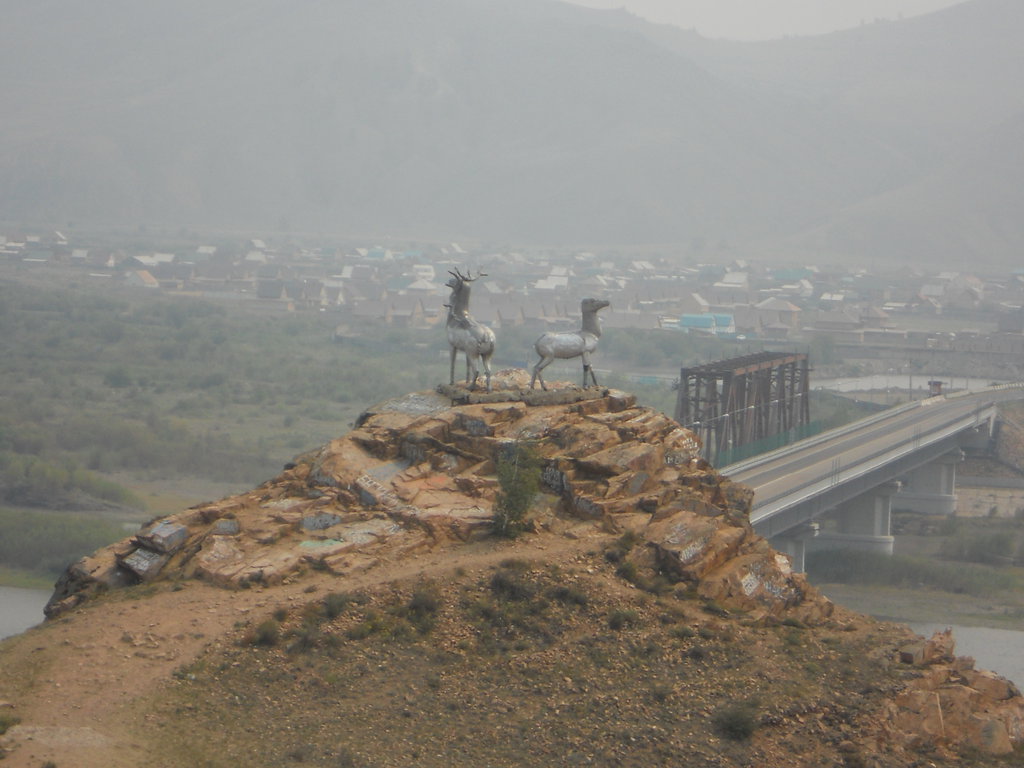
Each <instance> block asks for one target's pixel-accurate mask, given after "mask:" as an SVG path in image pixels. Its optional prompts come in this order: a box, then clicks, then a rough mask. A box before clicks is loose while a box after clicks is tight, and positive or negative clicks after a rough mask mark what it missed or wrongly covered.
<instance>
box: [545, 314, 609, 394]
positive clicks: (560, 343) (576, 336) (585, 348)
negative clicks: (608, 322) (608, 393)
mask: <svg viewBox="0 0 1024 768" xmlns="http://www.w3.org/2000/svg"><path fill="white" fill-rule="evenodd" d="M607 306H608V302H607V301H605V300H604V299H584V300H583V301H581V302H580V310H582V312H583V327H582V328H580V330H578V331H571V332H566V333H545V334H544V335H543V336H541V337H540V338H539V339H537V342H536V344H534V345H533V346H534V349H536V350H537V354H538V355H540V360H539V361H538V363H537V364H536V365H535V366H534V367H533V378H531V379H530V389H533V385H534V384H536V383H537V381H538V380H540V386H541V388H543V389H547V385H546V384H545V383H544V377H543V376H541V373H540V372H541V371H543V370H544V369H545V368H547V367H548V366H549V365H550V364H551V361H553V360H555V359H556V358H557V359H558V360H568V359H570V358H573V357H582V358H583V387H584V388H586V386H587V375H588V374H589V376H590V380H591V381H593V382H594V386H595V387H596V386H597V377H596V376H594V369H593V368H591V367H590V353H591V352H593V351H594V350H595V349H597V340H598V339H599V338H601V321H600V320H598V319H597V311H598V310H599V309H604V308H605V307H607Z"/></svg>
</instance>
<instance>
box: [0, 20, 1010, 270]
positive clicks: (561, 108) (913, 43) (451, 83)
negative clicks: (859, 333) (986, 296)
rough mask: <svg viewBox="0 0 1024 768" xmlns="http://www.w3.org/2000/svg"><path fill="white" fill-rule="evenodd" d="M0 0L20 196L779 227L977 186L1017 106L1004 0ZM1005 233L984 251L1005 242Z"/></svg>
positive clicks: (15, 215)
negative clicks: (785, 16) (886, 1)
mask: <svg viewBox="0 0 1024 768" xmlns="http://www.w3.org/2000/svg"><path fill="white" fill-rule="evenodd" d="M5 6H6V8H5V22H4V25H3V27H2V29H0V72H3V73H4V74H3V76H2V77H0V99H2V103H3V104H4V105H5V111H6V114H5V116H4V120H3V121H0V219H7V220H15V221H27V222H39V223H58V224H60V223H63V222H65V221H67V220H75V221H80V222H92V223H109V224H128V225H135V224H143V223H145V224H155V225H162V226H172V227H177V226H189V227H196V228H220V229H226V228H245V229H249V230H258V231H265V230H273V229H277V228H279V227H282V226H290V227H291V228H292V229H298V230H307V231H323V232H336V233H347V234H353V235H374V234H377V235H384V234H390V235H394V236H407V237H414V238H424V239H425V238H442V237H443V238H448V237H471V238H482V239H508V240H515V241H519V242H548V243H580V244H621V243H658V242H661V243H666V242H675V243H682V244H689V243H693V242H719V241H722V240H727V241H728V242H730V243H732V244H743V243H745V242H755V241H756V242H759V243H762V244H769V245H770V246H771V247H773V248H777V247H778V244H780V243H785V244H786V247H787V248H792V247H795V246H796V244H798V243H811V242H816V241H814V240H813V239H810V240H809V239H806V238H804V239H800V240H792V239H790V238H791V236H793V235H795V234H797V233H800V232H807V231H821V230H822V228H823V227H824V228H827V227H829V226H830V224H831V225H835V226H838V225H836V224H835V222H836V221H838V222H839V223H840V224H842V226H843V227H848V226H855V225H856V222H857V221H861V220H863V219H858V218H857V217H858V216H861V217H864V216H866V217H868V219H870V217H871V216H872V215H873V214H871V213H870V211H871V210H875V209H878V210H879V211H880V212H881V213H883V214H888V215H890V216H896V218H897V219H899V218H901V217H902V215H903V214H902V213H901V212H900V210H899V209H886V207H885V202H884V201H886V200H889V201H891V204H892V205H897V204H899V205H901V206H911V207H912V206H913V201H914V200H915V199H920V198H919V197H917V196H920V195H925V196H927V195H926V193H927V190H928V185H927V184H926V183H925V180H927V179H930V178H935V177H936V176H937V175H939V176H941V175H943V174H946V175H949V174H952V175H953V176H955V177H956V178H957V179H958V182H957V183H958V185H963V184H965V183H967V184H968V185H969V182H967V179H968V177H970V176H971V173H972V168H974V167H975V166H970V165H965V163H966V162H967V158H969V157H971V156H972V152H974V153H977V148H979V147H986V148H987V149H988V150H991V149H993V148H994V145H989V144H988V138H987V136H988V132H989V131H992V130H994V129H995V126H996V124H997V123H999V121H1001V120H1007V119H1009V118H1010V117H1011V116H1012V115H1014V114H1016V113H1018V112H1020V111H1022V110H1024V103H1022V102H1024V96H1022V94H1021V93H1020V91H1021V89H1020V88H1019V82H1020V79H1021V78H1020V75H1021V73H1022V70H1024V53H1022V51H1021V49H1020V46H1019V45H1018V44H1016V41H1017V40H1019V39H1020V35H1021V33H1024V12H1022V9H1021V7H1020V6H1019V5H1017V4H1014V3H1013V2H1010V0H975V2H969V3H965V4H963V5H962V6H957V7H954V8H951V9H947V10H946V11H944V12H940V13H936V14H932V15H931V16H928V17H922V18H918V19H911V20H908V21H905V22H899V23H889V24H880V25H871V26H868V27H865V28H863V29H859V30H854V31H852V32H848V33H837V34H833V35H827V36H822V37H817V38H806V39H794V40H789V41H781V42H773V43H743V44H740V43H724V42H723V43H719V42H711V41H706V40H702V39H700V38H698V37H696V36H695V35H692V34H687V33H684V32H681V31H678V30H673V29H671V28H668V27H658V26H655V25H649V24H646V23H642V22H640V21H638V20H637V19H635V18H634V17H631V16H629V15H628V14H625V13H622V12H601V11H592V10H588V9H584V8H578V7H575V6H569V5H567V4H562V3H558V2H555V1H554V0H516V2H515V3H510V2H507V1H504V0H502V1H499V0H433V1H432V2H429V3H423V2H419V3H417V2H413V1H412V0H375V2H373V3H362V2H356V1H355V0H330V1H329V0H301V2H285V1H284V0H244V1H243V0H215V1H214V2H202V3H200V2H196V1H195V0H179V1H178V2H175V3H173V4H172V3H170V2H167V0H153V2H149V3H145V4H140V3H130V2H127V1H126V0H90V1H89V2H85V1H84V0H61V2H53V1H48V0H33V2H28V0H9V1H8V2H7V3H5ZM1018 146H1019V145H1018ZM1015 149H1016V147H1014V146H1008V147H1007V151H1008V152H1010V153H1011V156H1013V153H1014V151H1015ZM981 154H983V155H986V156H987V157H989V161H988V163H987V165H986V166H985V171H984V172H985V173H986V174H988V173H991V172H995V173H997V174H998V176H999V179H1000V180H999V181H998V183H995V184H993V185H992V187H991V188H992V189H998V190H1001V191H1003V192H1006V193H1009V194H1013V193H1015V191H1016V188H1017V185H1016V183H1015V182H1016V179H1019V178H1020V176H1019V171H1018V173H1017V175H1016V176H1013V175H1012V174H1013V172H1014V171H1013V169H1012V168H1011V167H1009V165H1008V164H1000V163H999V162H998V159H997V158H995V157H993V156H991V154H990V153H988V154H986V152H982V153H981ZM1017 154H1019V152H1018V153H1017ZM1017 167H1018V169H1019V163H1018V164H1017ZM977 172H978V173H981V170H980V167H978V171H977ZM996 202H998V203H999V204H1002V205H1004V207H1007V206H1009V204H1008V203H1006V201H1005V200H1000V201H996ZM973 204H974V205H975V209H976V210H975V212H974V213H973V214H972V216H981V217H983V218H984V217H986V216H988V215H990V214H994V213H995V210H994V209H991V208H989V207H987V206H981V205H979V201H978V200H977V198H975V199H974V201H973ZM926 207H927V206H924V205H923V203H922V208H926ZM946 208H947V210H948V212H947V213H946V215H945V216H944V217H942V218H936V219H935V220H927V217H926V220H924V221H922V222H921V223H920V226H919V227H918V228H916V229H912V230H910V231H908V233H907V238H906V240H905V241H901V243H905V245H901V250H902V248H903V247H905V248H906V249H907V254H906V255H907V256H908V257H916V258H924V257H925V256H926V254H925V253H923V252H921V246H922V243H923V242H924V241H923V240H920V239H917V238H915V232H917V233H918V234H919V233H920V232H921V231H929V232H934V233H941V232H942V231H945V230H946V229H948V228H951V227H955V226H956V225H957V219H958V217H960V216H961V215H963V214H964V210H965V209H964V208H963V206H962V204H961V202H960V198H959V197H958V196H957V193H956V192H955V191H953V192H950V193H949V194H948V195H947V200H946ZM851 212H858V213H857V215H854V214H853V213H851ZM837 216H839V217H840V218H839V219H836V217H837ZM868 223H869V222H866V223H865V226H867V224H868ZM1011 229H1013V228H1011ZM869 230H870V231H877V228H872V227H869ZM1015 231H1016V230H1013V231H1007V232H1006V233H1005V235H1000V236H997V237H992V238H989V239H988V240H987V241H986V243H985V244H984V251H983V252H980V251H979V252H978V253H977V254H976V255H978V256H985V257H991V258H993V259H997V258H1006V257H1007V256H1008V255H1009V254H1014V253H1017V252H1019V246H1020V242H1021V240H1020V238H1019V236H1018V235H1017V234H1014V232H1015ZM855 239H856V238H854V240H855ZM863 239H864V243H863V245H864V247H866V248H867V250H868V251H873V249H875V248H878V247H882V246H883V245H885V244H884V243H876V242H875V240H874V238H873V236H872V237H870V238H869V237H867V236H865V237H864V238H863ZM846 242H848V243H849V242H852V241H851V240H850V239H849V238H847V239H846ZM836 245H837V248H839V255H844V254H845V251H843V248H844V247H846V246H842V245H841V244H839V243H836ZM967 245H968V246H969V247H972V248H977V247H978V246H979V245H980V244H975V243H970V242H969V243H967ZM765 247H769V246H765ZM864 247H861V246H858V248H856V249H854V250H853V251H851V253H855V254H856V255H858V256H860V255H862V254H863V251H864ZM794 256H795V257H796V256H800V257H801V258H803V257H805V256H804V255H803V254H796V253H795V254H794Z"/></svg>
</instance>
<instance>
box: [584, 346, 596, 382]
mask: <svg viewBox="0 0 1024 768" xmlns="http://www.w3.org/2000/svg"><path fill="white" fill-rule="evenodd" d="M587 374H590V378H591V379H593V381H594V386H595V387H596V386H597V379H596V378H594V369H593V368H591V367H590V355H589V354H587V353H586V352H584V353H583V388H584V389H586V388H587Z"/></svg>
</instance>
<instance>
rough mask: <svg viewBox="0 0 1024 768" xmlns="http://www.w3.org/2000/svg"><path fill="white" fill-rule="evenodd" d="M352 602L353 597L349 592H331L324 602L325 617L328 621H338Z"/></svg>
mask: <svg viewBox="0 0 1024 768" xmlns="http://www.w3.org/2000/svg"><path fill="white" fill-rule="evenodd" d="M351 602H353V600H352V595H350V594H349V593H348V592H331V593H330V594H328V595H325V596H324V599H323V602H322V605H323V607H324V615H325V616H326V617H327V618H328V619H336V618H337V617H338V616H340V615H341V614H342V613H343V612H344V611H345V609H346V608H347V607H348V606H349V604H350V603H351Z"/></svg>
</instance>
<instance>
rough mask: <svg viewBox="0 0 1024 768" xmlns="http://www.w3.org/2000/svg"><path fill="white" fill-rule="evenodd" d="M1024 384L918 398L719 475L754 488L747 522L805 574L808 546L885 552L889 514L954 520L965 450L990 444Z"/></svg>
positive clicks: (887, 550) (889, 537) (890, 539)
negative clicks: (1001, 411) (1001, 406)
mask: <svg viewBox="0 0 1024 768" xmlns="http://www.w3.org/2000/svg"><path fill="white" fill-rule="evenodd" d="M1018 399H1024V382H1021V383H1015V384H1006V385H1002V386H998V387H992V388H990V389H985V390H981V391H977V392H967V393H962V394H958V395H954V396H949V397H944V396H938V397H931V398H928V399H926V400H919V401H916V402H911V403H907V404H906V405H903V406H900V407H897V408H893V409H890V410H888V411H883V412H881V413H878V414H875V415H872V416H870V417H868V418H866V419H861V420H860V421H856V422H853V423H851V424H847V425H846V426H843V427H840V428H839V429H834V430H831V431H829V432H824V433H821V434H819V435H816V436H814V437H811V438H808V439H806V440H801V441H799V442H795V443H792V444H790V445H788V446H785V447H784V448H780V449H778V450H775V451H771V452H769V453H763V454H760V455H758V456H755V457H753V458H751V459H747V460H746V461H743V462H739V463H736V464H731V465H729V466H725V467H721V468H720V469H719V471H720V472H721V473H722V474H724V475H727V476H728V477H729V478H730V479H732V480H733V481H736V482H740V483H744V484H746V485H749V486H750V487H751V488H753V489H754V501H753V509H752V510H751V514H750V521H751V523H752V524H753V526H754V529H755V530H756V531H757V532H758V533H760V534H761V535H762V536H765V537H766V538H768V539H769V540H770V541H771V543H772V546H774V547H775V548H776V549H778V550H779V551H782V552H786V553H788V554H790V555H791V556H792V557H793V565H794V567H795V568H797V569H799V570H803V563H804V554H805V552H807V551H809V550H814V549H838V548H859V549H870V550H874V551H879V552H885V553H889V554H891V553H892V548H893V537H892V530H891V513H892V510H893V509H898V510H904V509H905V510H913V511H918V512H926V513H933V514H952V513H953V512H954V511H955V509H956V465H957V464H958V463H959V462H960V461H961V460H962V458H963V449H964V448H968V447H971V448H981V449H984V448H988V447H990V445H991V441H992V438H993V436H994V430H995V422H996V415H997V406H998V403H999V402H1003V401H1007V400H1018Z"/></svg>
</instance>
